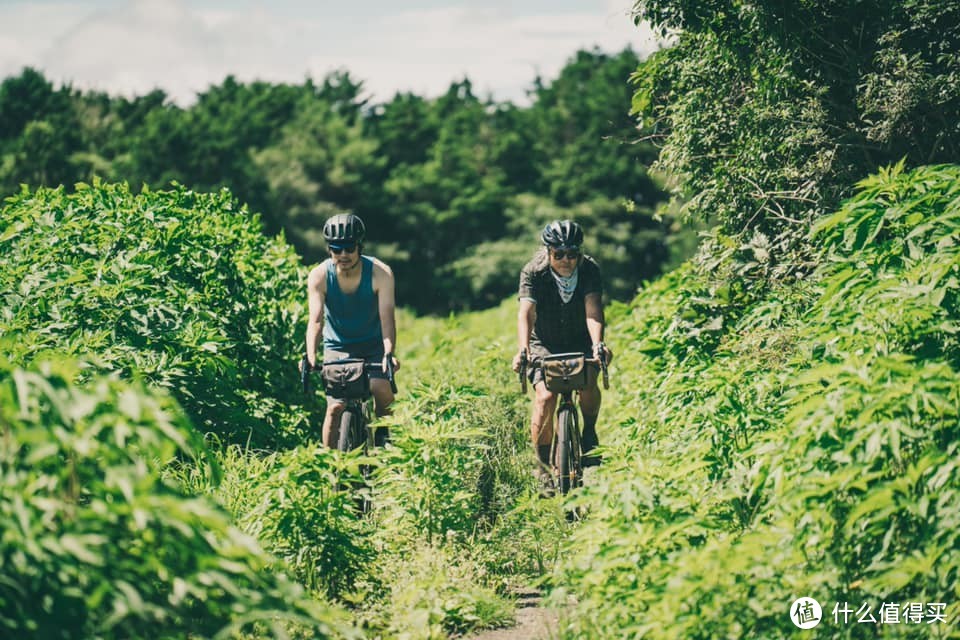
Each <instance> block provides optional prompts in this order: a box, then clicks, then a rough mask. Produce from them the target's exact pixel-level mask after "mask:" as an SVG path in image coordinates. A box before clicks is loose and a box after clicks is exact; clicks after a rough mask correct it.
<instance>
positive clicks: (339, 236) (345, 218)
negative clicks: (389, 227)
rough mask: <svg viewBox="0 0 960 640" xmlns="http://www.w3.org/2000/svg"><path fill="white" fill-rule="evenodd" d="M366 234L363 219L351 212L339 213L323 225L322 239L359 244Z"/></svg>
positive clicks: (335, 242)
mask: <svg viewBox="0 0 960 640" xmlns="http://www.w3.org/2000/svg"><path fill="white" fill-rule="evenodd" d="M366 235H367V229H366V227H364V226H363V220H361V219H360V218H359V217H358V216H355V215H353V214H352V213H341V214H338V215H335V216H333V217H332V218H330V219H328V220H327V221H326V222H325V223H324V225H323V239H324V240H326V241H327V242H328V243H330V244H348V243H355V244H360V243H362V242H363V238H364V237H365V236H366Z"/></svg>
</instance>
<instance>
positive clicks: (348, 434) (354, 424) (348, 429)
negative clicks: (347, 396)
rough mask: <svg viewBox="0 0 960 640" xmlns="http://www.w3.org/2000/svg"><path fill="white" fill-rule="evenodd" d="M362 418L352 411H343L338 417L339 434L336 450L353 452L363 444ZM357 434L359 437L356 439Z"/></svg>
mask: <svg viewBox="0 0 960 640" xmlns="http://www.w3.org/2000/svg"><path fill="white" fill-rule="evenodd" d="M362 423H363V416H362V415H360V413H355V412H354V411H353V410H352V409H344V410H343V414H341V416H340V434H339V437H338V438H337V449H339V450H340V451H353V450H354V449H356V448H357V447H359V446H360V445H362V444H363V443H364V440H365V438H363V436H362V432H363V424H362ZM358 434H361V435H359V437H358Z"/></svg>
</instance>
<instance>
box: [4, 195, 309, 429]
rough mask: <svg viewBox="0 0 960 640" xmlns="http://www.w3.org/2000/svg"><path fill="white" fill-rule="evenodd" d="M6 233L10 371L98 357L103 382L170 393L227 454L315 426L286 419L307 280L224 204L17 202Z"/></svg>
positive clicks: (87, 199)
mask: <svg viewBox="0 0 960 640" xmlns="http://www.w3.org/2000/svg"><path fill="white" fill-rule="evenodd" d="M0 229H3V232H2V233H0V253H2V254H3V269H2V270H0V291H2V293H0V300H2V305H0V337H2V340H3V342H2V344H3V345H4V351H5V352H6V353H7V354H8V355H7V357H8V358H10V360H11V361H12V362H14V363H15V364H19V365H23V364H27V363H30V362H32V361H34V360H35V359H37V358H38V357H44V356H46V357H63V356H64V355H72V356H82V357H91V356H92V357H94V358H95V366H96V368H98V369H99V370H101V371H104V372H117V373H119V374H121V375H123V376H125V377H139V378H142V379H143V380H144V381H146V382H147V383H149V384H152V385H156V386H161V387H166V388H169V389H170V390H171V391H172V392H173V394H174V396H175V397H176V398H177V400H178V401H179V402H180V403H181V404H182V406H183V408H184V409H185V410H186V413H187V415H188V416H189V417H190V419H191V420H192V422H193V424H194V426H196V427H197V428H198V429H200V430H201V431H202V432H213V433H216V434H218V435H219V436H221V438H222V439H223V440H224V441H225V442H237V443H249V444H252V445H253V446H263V445H267V444H272V445H277V444H281V443H288V444H289V443H291V442H294V441H298V440H300V439H302V437H303V434H304V432H305V429H306V428H307V424H308V423H307V422H306V420H307V419H309V418H310V417H311V416H310V415H308V414H304V412H302V411H299V410H296V408H295V407H291V405H296V404H297V402H298V399H297V396H296V395H295V393H296V389H297V385H298V382H297V374H296V371H295V370H293V369H292V368H291V367H290V362H291V361H292V360H294V358H295V354H296V353H297V352H298V349H299V347H298V345H300V344H302V338H301V333H302V322H303V297H304V295H303V294H302V292H301V287H302V286H303V285H302V281H303V279H302V275H303V274H302V273H301V268H300V266H299V263H298V261H297V257H296V254H295V253H294V252H293V251H292V250H291V249H290V247H289V246H288V245H286V244H284V243H282V242H279V241H277V240H271V239H268V238H266V237H264V236H263V234H262V233H261V227H260V225H259V222H258V220H257V219H256V217H255V216H251V215H250V214H249V213H248V212H247V211H246V210H244V209H243V208H241V207H240V206H239V205H238V204H237V203H236V202H235V201H234V200H233V198H232V197H231V196H230V195H229V194H228V193H226V192H220V193H217V194H200V193H196V192H194V191H190V190H187V189H185V188H183V187H178V188H176V189H175V190H173V191H162V192H149V191H148V192H145V193H143V194H141V195H136V196H135V195H133V194H131V193H130V191H129V190H128V189H127V188H126V187H124V186H117V185H99V184H94V185H93V186H87V185H80V186H78V188H77V190H76V192H75V193H73V194H69V195H68V194H67V193H65V191H64V190H63V189H62V188H61V189H55V190H53V189H40V190H37V191H36V192H30V191H26V190H25V191H23V192H21V193H20V194H19V195H17V196H15V197H12V198H10V199H8V200H7V202H6V203H5V205H4V206H3V208H2V209H0ZM313 419H316V416H315V415H314V416H313Z"/></svg>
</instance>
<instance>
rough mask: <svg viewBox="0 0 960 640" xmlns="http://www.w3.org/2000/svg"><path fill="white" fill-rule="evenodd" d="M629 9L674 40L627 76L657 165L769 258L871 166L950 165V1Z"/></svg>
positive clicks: (784, 256)
mask: <svg viewBox="0 0 960 640" xmlns="http://www.w3.org/2000/svg"><path fill="white" fill-rule="evenodd" d="M635 11H636V17H637V20H640V19H645V20H649V21H651V22H652V23H653V24H654V25H655V26H657V27H658V28H660V29H661V30H662V31H663V33H665V34H670V35H671V36H672V37H673V39H674V41H675V44H674V46H672V47H670V48H668V49H665V50H663V51H661V52H659V53H657V54H655V55H654V56H653V57H652V58H651V59H650V60H649V61H647V62H645V63H644V64H643V65H642V67H641V69H640V71H639V72H638V74H637V78H636V79H637V81H638V83H639V88H638V91H637V93H636V95H635V97H634V107H635V109H636V110H637V111H638V112H640V113H642V114H643V115H644V116H645V118H646V120H647V122H648V124H650V126H652V127H654V128H655V129H656V132H655V134H654V137H655V138H657V139H659V140H660V142H661V143H662V149H661V153H660V157H659V160H658V163H659V166H660V167H661V168H662V169H664V170H665V171H666V172H668V173H669V174H670V175H672V176H673V177H674V179H675V180H676V185H675V186H676V188H677V190H678V191H679V192H681V193H683V194H684V195H686V196H688V197H689V198H690V210H691V211H693V212H695V213H697V214H699V215H701V216H704V217H708V218H710V219H714V220H718V221H719V222H720V223H722V225H723V228H724V230H725V231H726V232H727V233H728V234H731V235H740V234H742V235H743V236H745V237H746V238H747V239H749V238H750V237H751V236H752V235H753V234H754V233H757V232H759V233H762V234H764V235H766V236H767V237H769V238H770V240H771V243H770V245H771V246H770V251H771V253H772V255H773V257H774V259H775V261H776V262H778V263H783V262H785V261H788V260H796V259H797V258H796V256H795V255H792V251H791V250H792V249H794V248H795V247H796V246H797V245H800V246H801V247H802V246H804V243H805V241H806V240H807V239H808V237H807V235H806V232H807V229H808V227H809V224H810V222H811V220H812V219H813V218H815V217H817V216H818V215H821V214H823V213H824V212H826V211H830V210H832V209H833V208H834V207H836V206H837V204H838V203H839V201H840V199H841V198H842V197H845V196H847V195H849V194H850V189H851V187H852V185H853V184H854V183H855V182H856V181H857V180H860V179H862V178H864V177H865V176H866V175H868V174H870V173H873V172H874V171H876V169H877V167H879V166H883V165H887V164H892V163H895V162H897V161H899V160H900V159H901V158H904V159H906V161H907V163H908V166H917V165H921V164H929V163H936V162H951V161H955V160H956V158H957V157H960V28H958V26H957V25H960V5H958V4H957V3H956V2H943V1H941V0H807V1H804V2H778V1H766V0H764V1H760V2H744V1H742V0H680V1H678V0H637V2H635ZM784 266H785V268H786V270H791V269H795V268H796V267H798V266H802V265H796V264H792V265H784Z"/></svg>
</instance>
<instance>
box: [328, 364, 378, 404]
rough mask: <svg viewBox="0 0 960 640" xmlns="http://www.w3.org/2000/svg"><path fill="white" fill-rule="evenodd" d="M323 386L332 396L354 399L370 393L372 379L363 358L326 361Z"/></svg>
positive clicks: (364, 396)
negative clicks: (368, 374)
mask: <svg viewBox="0 0 960 640" xmlns="http://www.w3.org/2000/svg"><path fill="white" fill-rule="evenodd" d="M323 388H324V391H326V393H327V395H328V396H330V397H332V398H343V399H347V400H349V399H354V398H366V397H367V396H368V395H370V380H369V377H368V376H367V370H366V368H365V367H364V361H363V360H362V359H355V360H354V359H350V360H338V361H336V362H325V363H324V365H323Z"/></svg>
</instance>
